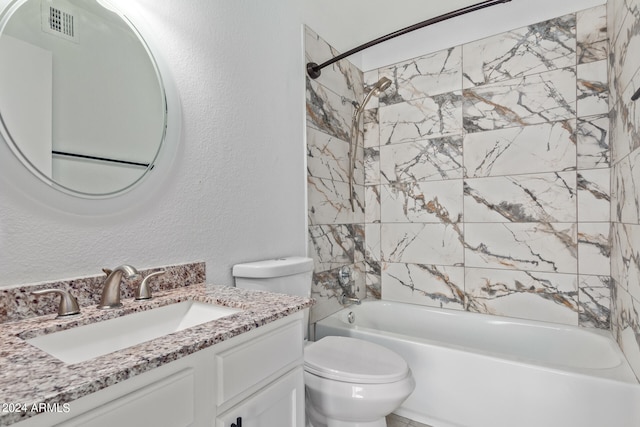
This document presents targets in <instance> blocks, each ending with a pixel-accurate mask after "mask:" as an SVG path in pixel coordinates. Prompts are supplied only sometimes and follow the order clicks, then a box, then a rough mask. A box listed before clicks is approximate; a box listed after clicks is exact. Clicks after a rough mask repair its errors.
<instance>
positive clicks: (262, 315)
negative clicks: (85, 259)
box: [0, 284, 312, 426]
mask: <svg viewBox="0 0 640 427" xmlns="http://www.w3.org/2000/svg"><path fill="white" fill-rule="evenodd" d="M187 300H193V301H201V302H206V303H212V304H218V305H223V306H228V307H234V308H240V309H242V310H243V311H241V312H238V313H234V314H231V315H229V316H225V317H222V318H220V319H217V320H214V321H211V322H207V323H203V324H201V325H197V326H194V327H191V328H188V329H185V330H182V331H179V332H175V333H173V334H170V335H166V336H163V337H160V338H156V339H154V340H151V341H147V342H144V343H141V344H138V345H135V346H132V347H129V348H126V349H123V350H120V351H116V352H113V353H109V354H106V355H103V356H99V357H96V358H95V359H91V361H90V362H81V363H76V364H65V363H64V362H62V361H60V360H58V359H56V358H54V357H53V356H51V355H49V354H48V353H45V352H44V351H42V350H39V349H38V348H36V347H34V346H32V345H30V344H28V343H27V342H26V341H25V339H28V338H33V337H36V336H39V335H44V334H48V333H52V332H56V331H60V330H64V329H69V328H73V327H76V326H81V325H86V324H90V323H95V322H98V321H101V320H107V319H110V318H115V317H120V316H122V315H126V314H131V313H134V312H138V311H143V310H148V309H151V308H156V307H160V306H163V305H167V304H171V303H175V302H181V301H187ZM122 302H123V304H124V306H123V307H122V308H120V309H115V310H99V309H97V308H96V307H95V306H92V307H83V308H82V312H81V314H79V315H77V316H72V317H69V318H63V319H56V318H55V317H56V316H55V315H45V316H38V317H32V318H29V319H25V320H20V321H14V322H8V323H4V324H2V325H0V405H2V404H20V405H26V408H30V407H32V405H34V404H36V405H39V404H41V403H45V404H60V405H62V404H65V403H69V402H71V401H73V400H76V399H78V398H80V397H83V396H85V395H88V394H90V393H93V392H96V391H98V390H100V389H103V388H105V387H108V386H110V385H113V384H116V383H118V382H121V381H124V380H126V379H128V378H131V377H133V376H135V375H137V374H140V373H142V372H145V371H148V370H150V369H153V368H155V367H158V366H161V365H164V364H166V363H169V362H171V361H174V360H176V359H179V358H181V357H183V356H186V355H189V354H191V353H195V352H196V351H198V350H202V349H204V348H207V347H210V346H212V345H214V344H217V343H219V342H222V341H225V340H227V339H230V338H232V337H234V336H236V335H239V334H242V333H243V332H247V331H250V330H252V329H255V328H257V327H259V326H261V325H265V324H267V323H270V322H273V321H275V320H278V319H280V318H282V317H285V316H288V315H290V314H293V313H295V312H297V311H300V310H302V309H304V308H306V307H309V306H310V305H311V304H312V300H310V299H307V298H301V297H295V296H289V295H282V294H274V293H270V292H262V291H252V290H246V289H238V288H233V287H228V286H212V285H205V284H199V285H191V286H186V287H182V288H176V289H172V290H166V291H160V292H157V293H154V298H153V299H152V300H149V301H132V300H128V301H124V300H123V301H122ZM3 409H4V410H3ZM32 415H35V413H31V412H30V411H29V410H27V411H26V412H23V411H18V412H12V411H9V410H8V408H2V407H0V426H6V425H10V424H13V423H16V422H18V421H21V420H23V419H25V418H27V417H30V416H32Z"/></svg>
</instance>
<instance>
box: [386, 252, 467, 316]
mask: <svg viewBox="0 0 640 427" xmlns="http://www.w3.org/2000/svg"><path fill="white" fill-rule="evenodd" d="M382 299H384V300H389V301H399V302H407V303H411V304H420V305H426V306H430V307H440V308H449V309H456V310H464V306H465V294H464V268H463V267H451V266H441V265H432V264H405V263H384V264H383V266H382Z"/></svg>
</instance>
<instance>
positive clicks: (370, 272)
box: [364, 261, 382, 299]
mask: <svg viewBox="0 0 640 427" xmlns="http://www.w3.org/2000/svg"><path fill="white" fill-rule="evenodd" d="M365 267H366V271H365V278H364V280H365V286H366V287H367V296H366V298H367V299H380V298H382V279H381V276H380V270H381V269H382V268H381V266H380V262H379V261H367V262H365Z"/></svg>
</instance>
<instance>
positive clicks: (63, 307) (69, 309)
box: [31, 289, 80, 317]
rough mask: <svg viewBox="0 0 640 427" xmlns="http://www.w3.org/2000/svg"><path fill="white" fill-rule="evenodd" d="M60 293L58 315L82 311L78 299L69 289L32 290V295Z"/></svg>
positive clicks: (69, 314) (63, 315) (62, 315)
mask: <svg viewBox="0 0 640 427" xmlns="http://www.w3.org/2000/svg"><path fill="white" fill-rule="evenodd" d="M45 294H58V295H60V297H61V298H60V306H59V307H58V317H65V316H71V315H74V314H78V313H80V307H79V306H78V300H76V298H75V297H74V296H73V295H71V294H70V293H69V292H67V291H63V290H62V289H41V290H38V291H32V292H31V295H45Z"/></svg>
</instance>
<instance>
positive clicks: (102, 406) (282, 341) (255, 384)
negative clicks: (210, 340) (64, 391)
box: [15, 312, 304, 427]
mask: <svg viewBox="0 0 640 427" xmlns="http://www.w3.org/2000/svg"><path fill="white" fill-rule="evenodd" d="M302 323H303V317H302V313H301V312H298V313H295V314H293V315H290V316H287V317H285V318H282V319H279V320H277V321H275V322H272V323H269V324H267V325H264V326H261V327H259V328H257V329H254V330H251V331H249V332H246V333H243V334H240V335H238V336H236V337H234V338H231V339H228V340H226V341H223V342H221V343H219V344H216V345H214V346H212V347H209V348H206V349H204V350H201V351H198V352H196V353H193V354H191V355H188V356H185V357H183V358H180V359H178V360H175V361H173V362H170V363H167V364H164V365H162V366H159V367H158V368H155V369H152V370H150V371H147V372H144V373H142V374H140V375H136V376H134V377H132V378H130V379H128V380H125V381H122V382H120V383H118V384H114V385H113V386H109V387H107V388H105V389H102V390H99V391H97V392H95V393H91V394H89V395H86V396H84V397H82V398H80V399H77V400H74V401H71V402H68V411H67V412H65V411H64V407H62V405H60V406H61V408H60V411H59V412H44V413H40V414H38V415H36V416H33V417H31V418H28V419H26V420H25V421H22V422H19V423H17V424H15V426H16V427H45V426H46V427H51V426H58V427H113V426H118V427H129V426H143V425H144V426H154V427H181V426H185V427H186V426H195V427H198V426H207V427H232V426H233V427H241V426H244V427H289V426H290V427H298V426H300V427H301V426H304V384H303V373H302V361H303V325H302ZM91 362H92V361H87V362H85V363H91ZM96 362H98V360H96Z"/></svg>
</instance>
